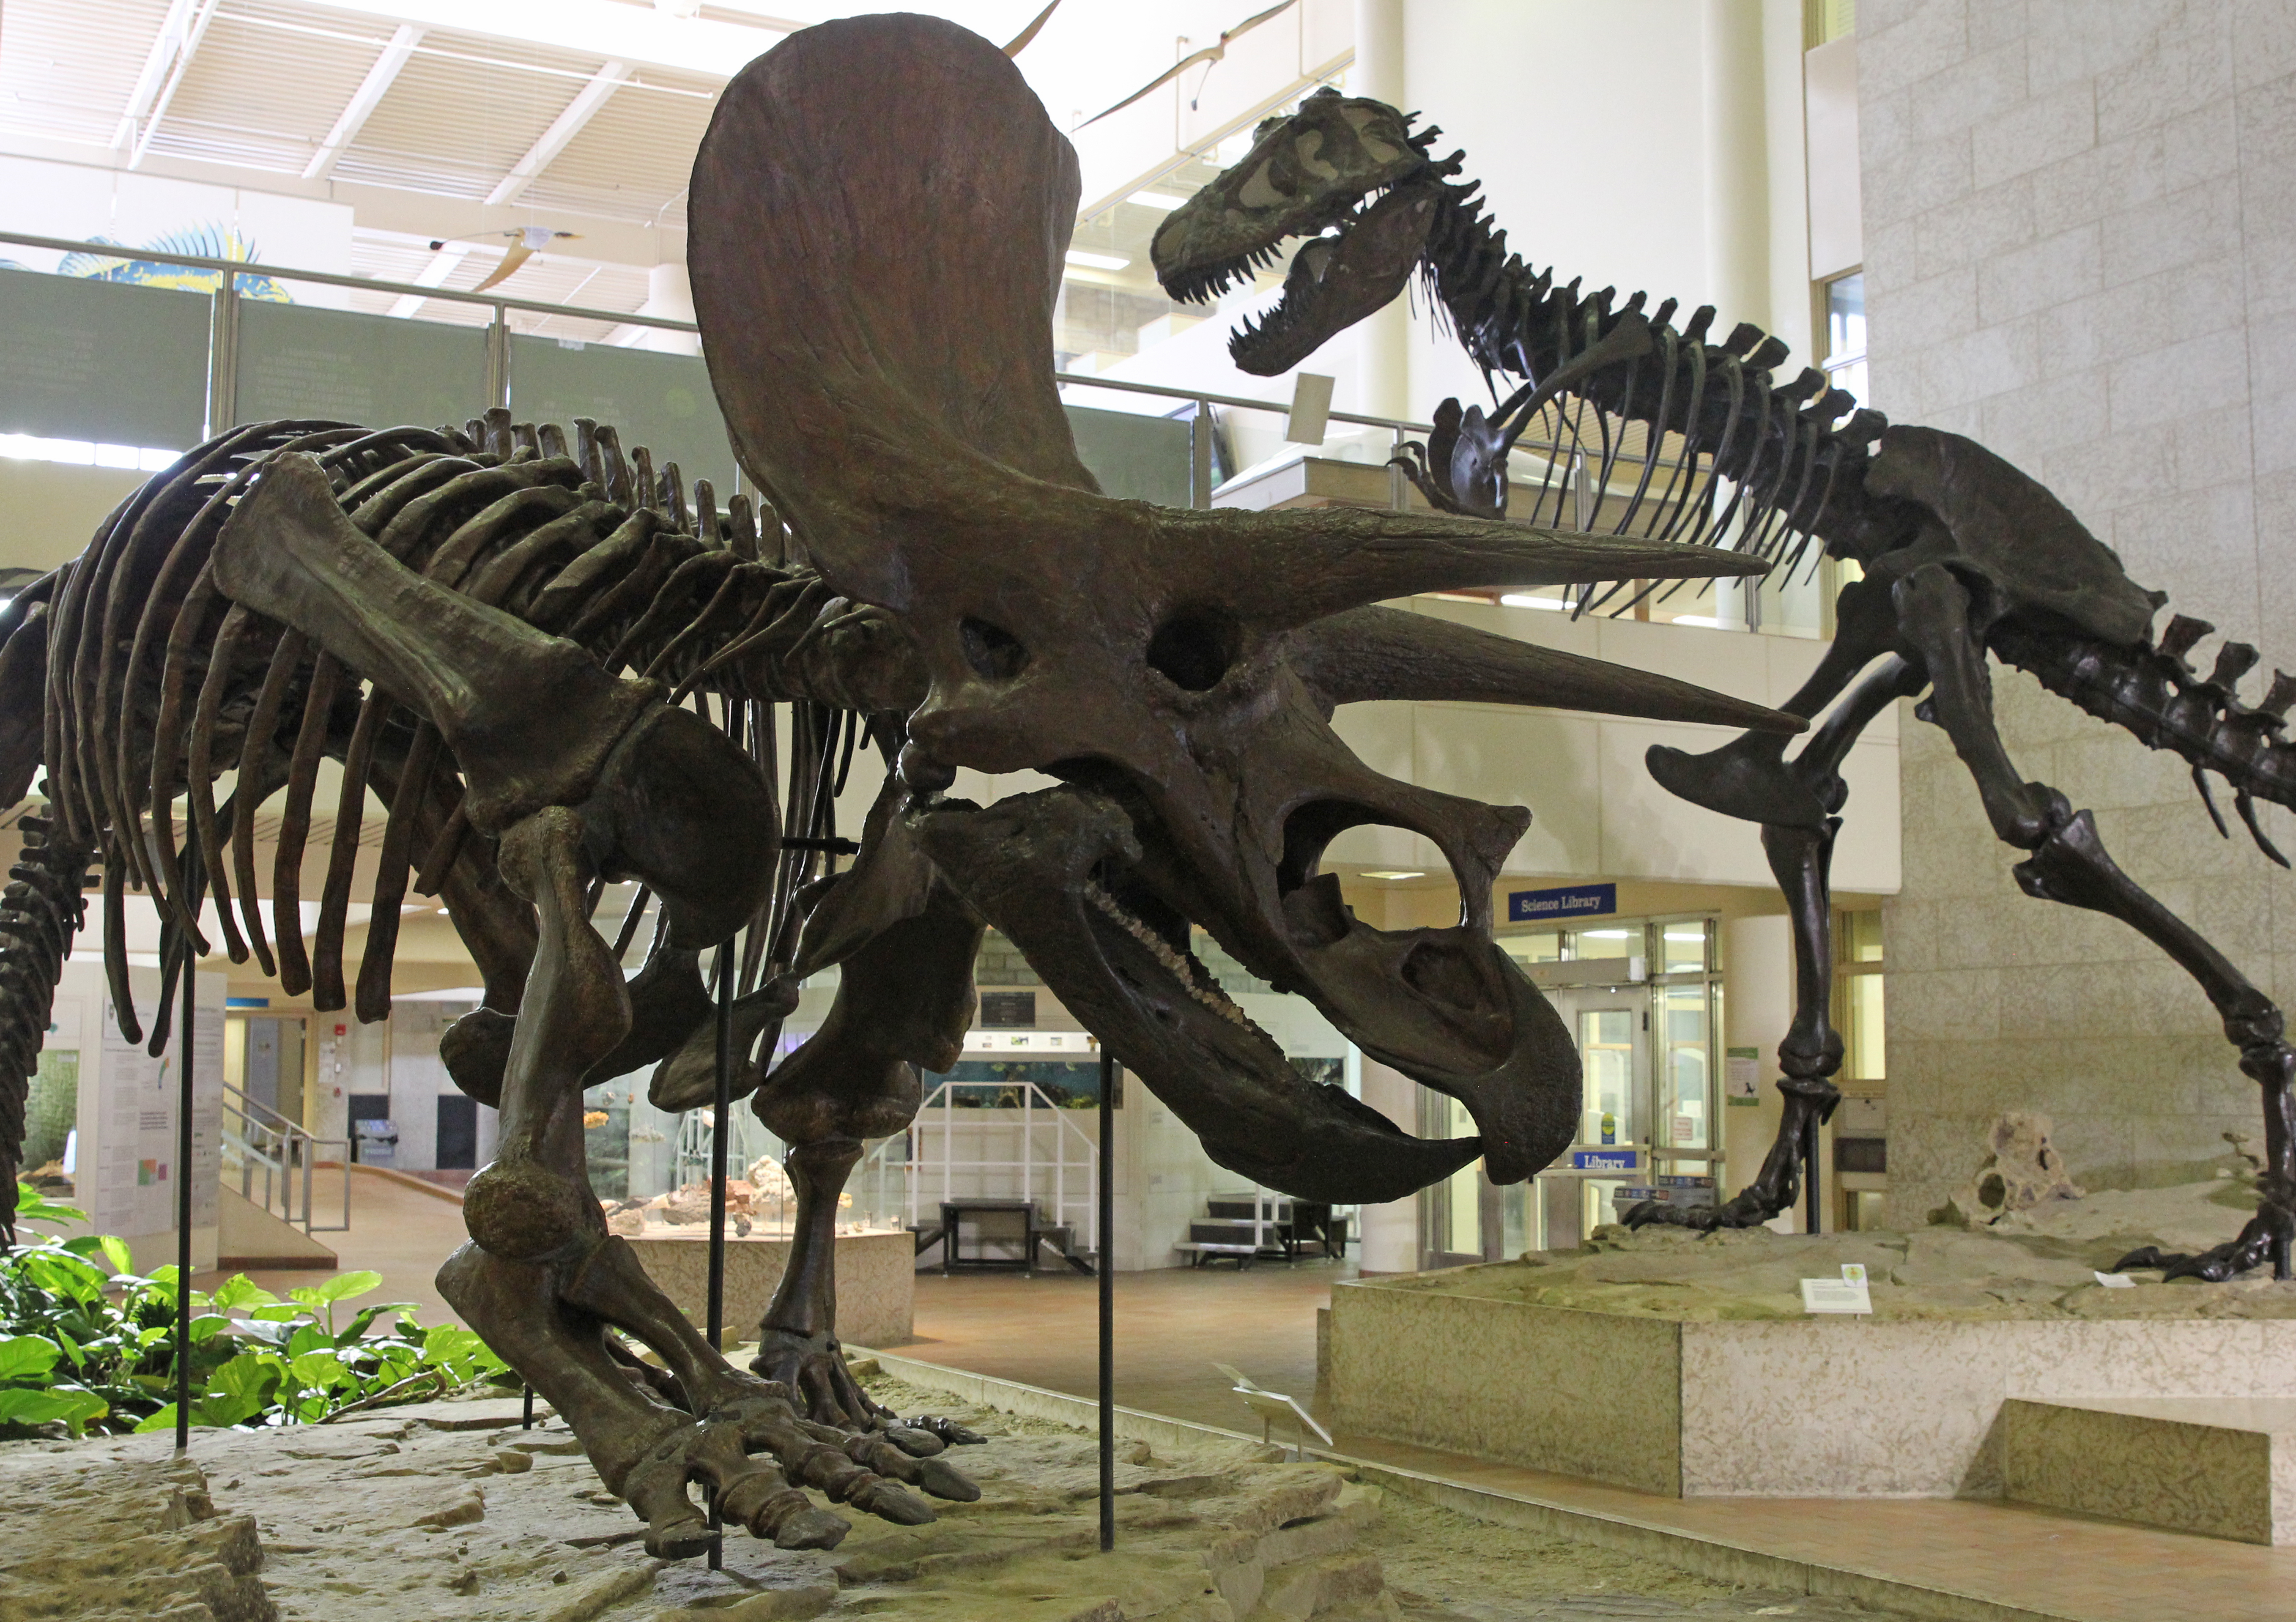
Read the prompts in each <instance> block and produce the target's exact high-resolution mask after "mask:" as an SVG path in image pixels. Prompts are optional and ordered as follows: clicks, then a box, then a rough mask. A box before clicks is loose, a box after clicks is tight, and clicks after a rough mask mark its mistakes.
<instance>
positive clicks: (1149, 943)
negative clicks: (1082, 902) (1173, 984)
mask: <svg viewBox="0 0 2296 1622" xmlns="http://www.w3.org/2000/svg"><path fill="white" fill-rule="evenodd" d="M1084 893H1085V899H1087V901H1089V902H1091V903H1092V904H1093V905H1094V906H1095V907H1096V908H1098V909H1099V911H1100V912H1101V913H1103V915H1105V916H1106V917H1107V918H1108V919H1109V920H1110V921H1111V922H1113V923H1114V924H1115V925H1116V926H1117V928H1119V929H1120V930H1123V931H1124V932H1125V933H1126V934H1127V935H1129V936H1130V937H1132V938H1133V939H1135V940H1136V941H1138V942H1139V943H1140V944H1141V945H1142V946H1145V947H1146V948H1147V949H1148V954H1149V955H1150V956H1152V957H1153V958H1154V959H1155V960H1156V961H1157V962H1158V963H1161V964H1163V965H1164V967H1165V968H1166V969H1167V970H1168V971H1170V973H1171V975H1172V977H1173V978H1174V979H1177V980H1178V981H1179V982H1180V984H1181V985H1182V986H1183V987H1185V988H1186V989H1187V993H1188V995H1190V996H1192V997H1193V998H1194V999H1195V1000H1196V1001H1197V1002H1199V1003H1201V1004H1203V1005H1204V1006H1205V1007H1206V1008H1209V1009H1210V1010H1211V1011H1212V1012H1214V1013H1216V1014H1218V1015H1219V1017H1220V1018H1221V1019H1223V1020H1226V1021H1227V1022H1228V1023H1229V1024H1231V1025H1234V1026H1238V1027H1240V1028H1244V1029H1247V1030H1248V1029H1250V1028H1251V1020H1249V1019H1247V1018H1245V1016H1244V1012H1243V1010H1242V1009H1241V1008H1239V1007H1237V1006H1236V1005H1235V1004H1234V1003H1233V1002H1231V1001H1230V1000H1229V998H1228V996H1227V994H1226V992H1224V991H1222V990H1221V989H1220V988H1219V987H1218V986H1217V985H1212V986H1209V987H1208V986H1205V985H1202V984H1201V983H1200V982H1199V981H1198V980H1197V979H1196V972H1195V969H1196V966H1195V963H1194V962H1193V960H1192V959H1190V958H1187V957H1185V956H1183V955H1182V954H1179V953H1177V952H1175V951H1174V950H1172V947H1171V945H1170V943H1169V942H1168V941H1166V940H1165V939H1164V938H1163V937H1162V936H1160V935H1159V934H1157V933H1156V931H1155V930H1152V929H1150V928H1149V927H1148V926H1147V925H1146V924H1145V923H1143V922H1141V921H1140V920H1139V919H1137V918H1135V917H1134V916H1133V915H1132V914H1131V913H1128V912H1127V911H1126V910H1125V908H1124V904H1123V903H1122V902H1120V901H1119V900H1118V899H1117V898H1116V897H1115V896H1113V895H1112V894H1111V893H1110V891H1109V889H1108V888H1107V887H1106V886H1105V885H1103V884H1102V883H1101V882H1100V881H1099V880H1097V879H1095V880H1093V881H1090V882H1088V883H1087V885H1086V886H1085V892H1084Z"/></svg>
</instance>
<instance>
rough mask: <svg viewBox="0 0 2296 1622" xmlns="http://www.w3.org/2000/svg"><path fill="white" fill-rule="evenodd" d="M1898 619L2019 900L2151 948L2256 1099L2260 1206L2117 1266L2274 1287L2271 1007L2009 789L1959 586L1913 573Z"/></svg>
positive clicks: (2294, 1122) (2065, 821)
mask: <svg viewBox="0 0 2296 1622" xmlns="http://www.w3.org/2000/svg"><path fill="white" fill-rule="evenodd" d="M1898 612H1899V615H1900V618H1901V620H1902V622H1903V624H1904V626H1905V628H1906V632H1907V637H1908V639H1909V640H1910V641H1911V642H1912V643H1914V645H1915V646H1916V647H1917V648H1918V649H1919V650H1920V651H1921V654H1922V658H1923V662H1924V663H1925V664H1926V665H1927V666H1928V667H1929V669H1930V674H1931V679H1932V680H1933V682H1934V684H1935V689H1934V692H1933V694H1932V697H1931V705H1932V706H1933V707H1934V710H1935V714H1936V717H1937V721H1938V724H1939V725H1940V726H1942V727H1944V728H1945V730H1946V733H1947V735H1948V737H1950V738H1951V739H1952V740H1953V745H1954V750H1955V752H1956V753H1957V754H1959V755H1960V757H1961V758H1962V762H1963V764H1964V765H1965V766H1968V767H1969V770H1970V774H1971V775H1972V777H1974V778H1975V779H1976V781H1977V791H1978V796H1979V798H1980V799H1981V800H1982V801H1983V802H1984V805H1985V812H1986V815H1987V817H1988V819H1989V820H1990V821H1991V823H1993V831H1994V832H1995V833H1996V834H1997V835H1998V836H1999V837H2000V839H2001V840H2002V841H2003V842H2004V843H2005V844H2010V845H2014V846H2016V847H2017V848H2020V849H2022V850H2029V851H2030V852H2032V855H2031V856H2029V857H2028V858H2027V859H2026V860H2024V861H2022V862H2020V863H2019V864H2017V866H2016V868H2015V870H2014V871H2015V872H2016V875H2017V882H2018V884H2019V885H2020V886H2021V887H2022V888H2023V889H2024V891H2025V893H2026V894H2027V895H2029V896H2032V897H2037V898H2038V899H2040V900H2044V901H2060V902H2062V903H2064V904H2065V905H2068V906H2078V907H2086V908H2087V909H2089V910H2090V911H2093V912H2099V913H2105V914H2107V915H2108V916H2111V917H2114V918H2118V919H2120V921H2121V922H2123V923H2125V924H2127V925H2128V926H2129V928H2131V929H2133V930H2136V932H2137V933H2139V934H2140V935H2143V936H2144V938H2146V939H2147V940H2150V941H2152V942H2153V944H2154V945H2156V946H2159V947H2160V948H2161V950H2162V951H2164V952H2166V953H2167V954H2169V956H2170V957H2171V958H2173V959H2175V960H2176V963H2177V966H2178V967H2180V968H2182V969H2183V970H2184V971H2185V973H2187V974H2189V975H2191V976H2192V977H2193V979H2194V980H2196V981H2198V982H2199V984H2200V987H2201V989H2202V991H2203V992H2204V993H2206V994H2207V996H2208V999H2209V1001H2210V1003H2211V1004H2214V1005H2215V1008H2216V1011H2217V1013H2218V1017H2219V1018H2220V1019H2221V1020H2223V1022H2224V1033H2225V1038H2226V1041H2228V1042H2230V1043H2231V1044H2233V1045H2234V1046H2235V1047H2236V1048H2237V1049H2239V1050H2240V1068H2241V1069H2242V1071H2243V1073H2245V1074H2246V1075H2247V1076H2248V1077H2250V1078H2251V1080H2253V1081H2255V1082H2256V1083H2257V1084H2258V1085H2259V1086H2260V1087H2261V1088H2262V1089H2263V1094H2264V1098H2263V1103H2264V1131H2265V1168H2264V1174H2263V1176H2262V1177H2261V1178H2260V1179H2259V1183H2260V1192H2261V1193H2262V1196H2263V1203H2262V1204H2261V1205H2260V1206H2259V1208H2258V1210H2257V1213H2256V1216H2254V1217H2253V1218H2251V1220H2250V1221H2249V1223H2248V1224H2247V1225H2246V1226H2244V1227H2243V1229H2242V1230H2241V1232H2240V1234H2239V1236H2238V1237H2237V1238H2235V1239H2234V1240H2233V1241H2230V1242H2229V1243H2226V1244H2222V1245H2218V1246H2217V1247H2216V1248H2215V1249H2211V1250H2207V1251H2203V1252H2202V1253H2201V1254H2200V1255H2198V1256H2163V1255H2161V1254H2160V1253H2159V1252H2158V1251H2156V1250H2154V1249H2152V1248H2151V1247H2149V1246H2148V1247H2146V1249H2144V1250H2141V1251H2137V1252H2136V1253H2134V1254H2132V1255H2131V1256H2129V1257H2125V1258H2124V1259H2123V1261H2122V1264H2121V1265H2122V1266H2161V1267H2165V1268H2166V1269H2167V1270H2168V1271H2169V1274H2170V1276H2172V1277H2175V1276H2182V1275H2186V1274H2190V1275H2193V1276H2197V1277H2200V1278H2204V1279H2209V1280H2211V1281H2219V1280H2223V1279H2227V1278H2230V1277H2232V1276H2233V1275H2234V1274H2239V1273H2244V1272H2246V1271H2248V1270H2249V1269H2250V1268H2251V1267H2257V1266H2262V1265H2263V1264H2264V1263H2266V1262H2267V1261H2269V1262H2270V1263H2271V1264H2272V1267H2273V1274H2274V1276H2275V1277H2276V1278H2283V1279H2284V1278H2287V1277H2289V1276H2291V1266H2290V1252H2291V1249H2292V1241H2296V1100H2292V1096H2291V1084H2292V1081H2296V1049H2292V1048H2291V1047H2290V1046H2289V1045H2288V1044H2287V1043H2286V1042H2285V1041H2284V1040H2282V1036H2283V1034H2284V1028H2285V1023H2286V1021H2285V1020H2284V1018H2283V1016H2282V1014H2281V1012H2280V1009H2279V1008H2278V1006H2277V1005H2276V1004H2274V1002H2273V1001H2272V999H2271V998H2269V997H2267V996H2266V995H2264V994H2263V993H2262V992H2261V991H2259V990H2258V989H2257V988H2256V987H2255V986H2254V985H2252V984H2251V983H2250V981H2249V979H2247V977H2246V976H2244V975H2243V974H2242V973H2241V971H2239V970H2238V969H2235V967H2234V966H2233V965H2232V963H2231V962H2230V961H2229V960H2227V959H2226V957H2225V955H2224V954H2222V953H2221V952H2218V950H2217V949H2216V948H2215V947H2214V946H2210V944H2209V943H2208V941H2207V940H2206V939H2204V938H2202V936H2201V934H2200V932H2199V931H2198V930H2194V928H2193V927H2192V926H2191V925H2190V924H2188V923H2186V922H2185V921H2184V920H2183V919H2181V918H2178V917H2177V915H2176V914H2175V913H2171V912H2170V911H2169V909H2168V908H2167V907H2165V906H2163V905H2161V903H2160V902H2159V901H2157V900H2155V899H2154V898H2153V897H2152V896H2151V895H2149V894H2147V893H2146V892H2145V890H2144V889H2143V888H2142V887H2140V886H2139V885H2138V884H2137V883H2136V881H2135V880H2133V879H2131V878H2130V877H2129V876H2128V874H2127V873H2125V872H2122V871H2121V870H2120V866H2119V864H2116V863H2115V862H2114V861H2113V859H2112V856H2111V855H2110V854H2109V853H2108V852H2107V851H2106V850H2105V848H2104V843H2103V840H2100V839H2099V838H2098V837H2097V831H2096V823H2095V819H2094V818H2093V817H2092V816H2091V815H2089V814H2088V813H2087V811H2080V812H2076V811H2074V810H2073V809H2072V807H2071V805H2070V804H2069V803H2068V802H2067V800H2066V799H2065V797H2064V796H2063V795H2062V794H2060V793H2058V792H2057V791H2055V790H2054V789H2052V788H2050V787H2048V786H2047V785H2046V784H2045V783H2038V782H2022V781H2021V780H2020V778H2019V776H2018V774H2017V771H2016V768H2015V766H2014V764H2013V762H2012V761H2011V759H2010V758H2009V753H2008V750H2006V749H2005V747H2004V746H2003V744H2002V741H2001V736H2000V733H1999V732H1998V731H1997V730H1996V728H1995V726H1994V725H1993V716H1992V704H1991V694H1990V692H1989V684H1988V682H1987V679H1986V672H1985V652H1984V650H1983V648H1982V647H1981V646H1980V644H1979V643H1978V641H1977V638H1976V636H1975V635H1974V633H1973V631H1972V627H1971V625H1970V617H1969V616H1970V598H1969V592H1968V588H1967V587H1965V586H1963V585H1962V584H1961V583H1960V582H1959V581H1958V580H1957V579H1956V578H1954V577H1953V575H1952V574H1951V573H1950V572H1949V571H1948V569H1945V568H1943V567H1941V566H1933V567H1931V568H1927V569H1918V570H1916V571H1915V572H1914V573H1912V574H1910V575H1908V576H1907V578H1906V579H1905V580H1904V581H1903V582H1902V583H1901V584H1900V585H1899V586H1898Z"/></svg>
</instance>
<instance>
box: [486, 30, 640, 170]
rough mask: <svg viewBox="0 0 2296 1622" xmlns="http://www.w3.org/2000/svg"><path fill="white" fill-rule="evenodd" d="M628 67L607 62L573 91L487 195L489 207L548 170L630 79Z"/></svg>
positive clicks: (622, 62)
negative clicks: (570, 97)
mask: <svg viewBox="0 0 2296 1622" xmlns="http://www.w3.org/2000/svg"><path fill="white" fill-rule="evenodd" d="M630 72H631V69H630V64H629V63H627V62H626V61H610V62H608V63H607V64H606V65H605V66H604V67H603V68H601V69H599V70H597V71H596V72H595V73H594V74H592V75H591V76H590V82H589V83H588V84H586V85H585V86H582V88H581V89H580V90H578V91H577V92H575V94H574V99H573V100H572V101H570V102H567V103H566V111H563V112H562V113H560V114H559V115H558V116H557V117H556V118H554V119H552V120H551V121H550V127H549V128H548V129H545V130H544V131H543V132H542V135H541V137H540V138H539V139H537V141H536V142H535V143H534V144H533V145H532V146H531V147H529V148H528V149H527V153H526V156H525V157H523V158H521V159H520V160H518V161H517V162H516V163H513V164H512V165H511V168H510V173H509V174H507V175H505V176H503V177H502V179H501V180H500V181H499V182H497V183H496V185H495V189H494V190H493V191H491V192H489V193H487V201H488V203H489V204H497V205H498V204H502V203H506V202H510V201H514V200H515V199H516V198H517V196H518V195H519V193H521V192H523V191H525V190H526V188H527V187H529V186H530V185H532V184H534V181H535V177H536V176H538V175H540V174H541V173H542V171H543V170H545V169H546V168H549V167H550V165H551V161H552V160H553V159H555V158H556V157H557V156H558V154H559V153H561V152H564V151H565V150H566V148H567V145H568V143H570V142H571V141H572V140H573V139H574V137H575V136H577V135H580V134H581V133H582V127H583V126H584V125H585V124H587V123H588V122H589V121H590V120H591V119H594V118H595V117H596V116H597V112H598V109H600V108H601V107H603V106H604V105H605V104H606V102H607V99H608V98H609V97H611V95H612V94H614V91H615V89H616V88H617V87H618V86H620V85H621V84H622V83H623V81H624V80H626V79H627V78H629V77H630Z"/></svg>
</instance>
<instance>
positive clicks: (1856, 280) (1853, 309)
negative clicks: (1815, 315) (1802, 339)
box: [1818, 271, 1868, 405]
mask: <svg viewBox="0 0 2296 1622" xmlns="http://www.w3.org/2000/svg"><path fill="white" fill-rule="evenodd" d="M1818 364H1819V365H1821V366H1822V367H1823V368H1824V369H1825V377H1826V381H1828V382H1830V383H1832V384H1833V386H1834V387H1835V388H1837V389H1848V390H1849V392H1850V393H1852V394H1854V395H1856V396H1857V401H1858V404H1860V405H1863V404H1865V402H1866V394H1867V392H1868V390H1867V388H1866V273H1865V272H1863V271H1852V272H1850V273H1849V274H1848V275H1846V276H1836V277H1835V278H1834V279H1833V281H1831V282H1828V283H1826V284H1825V358H1824V359H1823V360H1821V361H1820V362H1819V363H1818Z"/></svg>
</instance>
